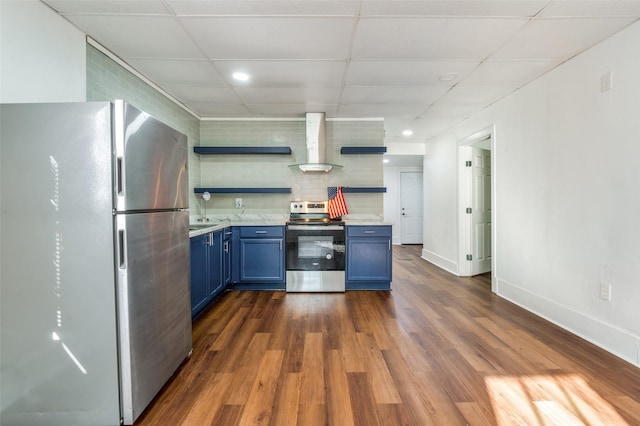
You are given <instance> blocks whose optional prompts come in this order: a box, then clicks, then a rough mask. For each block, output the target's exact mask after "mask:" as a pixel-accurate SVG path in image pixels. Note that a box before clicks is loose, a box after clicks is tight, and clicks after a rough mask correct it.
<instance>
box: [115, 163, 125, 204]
mask: <svg viewBox="0 0 640 426" xmlns="http://www.w3.org/2000/svg"><path fill="white" fill-rule="evenodd" d="M122 161H123V158H122V157H118V158H116V191H117V195H118V197H122V195H124V180H123V178H122V176H123V170H122V167H123V164H122Z"/></svg>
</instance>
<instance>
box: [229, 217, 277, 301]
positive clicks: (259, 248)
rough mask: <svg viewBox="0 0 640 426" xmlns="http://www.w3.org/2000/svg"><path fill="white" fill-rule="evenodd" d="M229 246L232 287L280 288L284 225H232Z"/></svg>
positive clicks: (253, 288) (246, 288) (250, 288)
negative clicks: (234, 226)
mask: <svg viewBox="0 0 640 426" xmlns="http://www.w3.org/2000/svg"><path fill="white" fill-rule="evenodd" d="M232 250H233V254H232V263H233V265H232V268H233V274H232V279H233V281H234V283H233V286H234V288H236V289H242V290H284V288H285V270H284V264H285V263H284V262H285V255H284V250H285V242H284V226H242V227H238V228H237V229H236V228H234V238H232ZM236 263H237V264H236Z"/></svg>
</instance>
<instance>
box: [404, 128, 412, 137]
mask: <svg viewBox="0 0 640 426" xmlns="http://www.w3.org/2000/svg"><path fill="white" fill-rule="evenodd" d="M411 135H413V130H411V129H406V130H403V131H402V136H411Z"/></svg>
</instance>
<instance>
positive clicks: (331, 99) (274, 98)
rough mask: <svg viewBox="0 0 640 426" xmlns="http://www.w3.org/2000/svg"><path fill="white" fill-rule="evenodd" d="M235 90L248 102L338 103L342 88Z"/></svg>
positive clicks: (246, 88) (243, 100)
mask: <svg viewBox="0 0 640 426" xmlns="http://www.w3.org/2000/svg"><path fill="white" fill-rule="evenodd" d="M234 91H235V92H236V93H237V95H238V97H239V98H240V99H241V100H242V102H243V103H246V104H280V103H282V104H303V105H304V104H308V103H314V104H336V103H338V99H339V97H340V89H337V88H333V89H332V88H321V87H302V88H291V87H280V88H266V87H255V88H254V87H236V88H234Z"/></svg>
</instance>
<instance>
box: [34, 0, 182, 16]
mask: <svg viewBox="0 0 640 426" xmlns="http://www.w3.org/2000/svg"><path fill="white" fill-rule="evenodd" d="M43 1H44V3H46V4H47V5H49V6H50V7H51V8H52V9H53V10H55V11H57V12H58V13H112V14H122V15H124V14H127V13H135V14H153V15H169V10H168V9H167V8H166V7H164V5H163V4H162V3H163V2H161V1H153V0H145V1H135V0H131V1H121V0H120V1H117V0H116V1H104V0H102V1H87V0H75V1H74V0H71V1H69V0H43Z"/></svg>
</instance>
